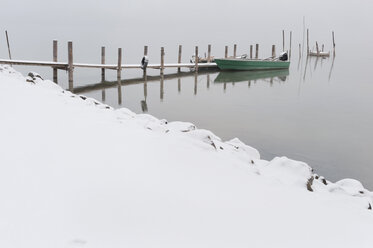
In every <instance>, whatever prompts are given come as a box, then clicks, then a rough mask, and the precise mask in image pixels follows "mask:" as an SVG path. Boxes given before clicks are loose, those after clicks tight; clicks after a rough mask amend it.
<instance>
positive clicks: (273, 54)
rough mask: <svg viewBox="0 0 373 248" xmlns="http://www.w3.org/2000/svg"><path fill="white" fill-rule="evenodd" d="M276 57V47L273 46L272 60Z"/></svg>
mask: <svg viewBox="0 0 373 248" xmlns="http://www.w3.org/2000/svg"><path fill="white" fill-rule="evenodd" d="M274 57H276V46H275V45H272V58H274Z"/></svg>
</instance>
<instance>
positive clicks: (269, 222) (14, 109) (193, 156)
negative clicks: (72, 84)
mask: <svg viewBox="0 0 373 248" xmlns="http://www.w3.org/2000/svg"><path fill="white" fill-rule="evenodd" d="M0 116H1V121H0V152H1V153H0V154H1V155H0V197H1V202H0V203H1V204H0V247H8V248H13V247H14V248H24V247H28V248H33V247H35V248H36V247H38V248H44V247H45V248H46V247H48V248H50V247H53V248H59V247H64V248H65V247H89V248H91V247H92V248H93V247H94V248H103V247H110V248H116V247H162V248H165V247H173V248H174V247H193V248H195V247H214V248H217V247H371V246H372V244H373V235H372V230H373V211H372V210H371V208H372V206H373V193H372V192H370V191H368V190H367V189H365V188H364V187H363V186H362V185H361V183H360V182H358V181H356V180H353V179H344V180H341V181H339V182H336V183H332V182H330V181H328V180H326V179H325V178H323V177H321V176H318V175H316V174H314V172H313V171H312V169H311V167H309V166H308V165H307V164H305V163H303V162H298V161H294V160H291V159H288V158H286V157H278V158H274V159H273V160H272V161H265V160H261V159H260V155H259V152H258V151H257V150H256V149H254V148H252V147H250V146H247V145H245V144H243V143H242V142H241V141H239V139H232V140H230V141H227V142H224V141H222V140H220V139H219V138H218V137H217V136H216V135H214V134H213V133H211V132H210V131H207V130H202V129H197V128H196V127H195V126H194V125H193V124H191V123H187V122H167V121H166V120H158V119H157V118H155V117H153V116H150V115H147V114H135V113H133V112H131V111H130V110H128V109H124V108H123V109H118V110H114V109H113V108H111V107H110V106H107V105H105V104H102V103H100V102H98V101H96V100H95V99H90V98H87V97H84V96H79V95H75V94H72V93H70V92H68V91H64V90H63V89H61V88H60V87H59V86H58V85H56V84H54V83H53V82H51V81H48V80H42V79H41V77H40V76H38V75H37V74H35V73H34V74H30V76H28V77H24V76H22V75H21V74H19V73H18V72H16V71H14V70H13V69H12V68H10V67H7V66H0Z"/></svg>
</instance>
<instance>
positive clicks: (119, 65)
mask: <svg viewBox="0 0 373 248" xmlns="http://www.w3.org/2000/svg"><path fill="white" fill-rule="evenodd" d="M121 72H122V48H118V67H117V80H118V84H120V83H121V79H122V75H121V74H122V73H121Z"/></svg>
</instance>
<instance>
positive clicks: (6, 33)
mask: <svg viewBox="0 0 373 248" xmlns="http://www.w3.org/2000/svg"><path fill="white" fill-rule="evenodd" d="M5 36H6V43H7V45H8V54H9V59H10V60H12V55H11V54H10V45H9V37H8V30H5Z"/></svg>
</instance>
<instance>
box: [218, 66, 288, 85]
mask: <svg viewBox="0 0 373 248" xmlns="http://www.w3.org/2000/svg"><path fill="white" fill-rule="evenodd" d="M288 75H289V70H288V69H285V70H265V71H221V72H220V73H219V75H218V76H217V77H216V78H215V81H214V82H215V83H230V82H244V81H249V80H258V79H266V78H275V77H277V78H279V79H280V80H281V81H285V80H286V77H287V76H288Z"/></svg>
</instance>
